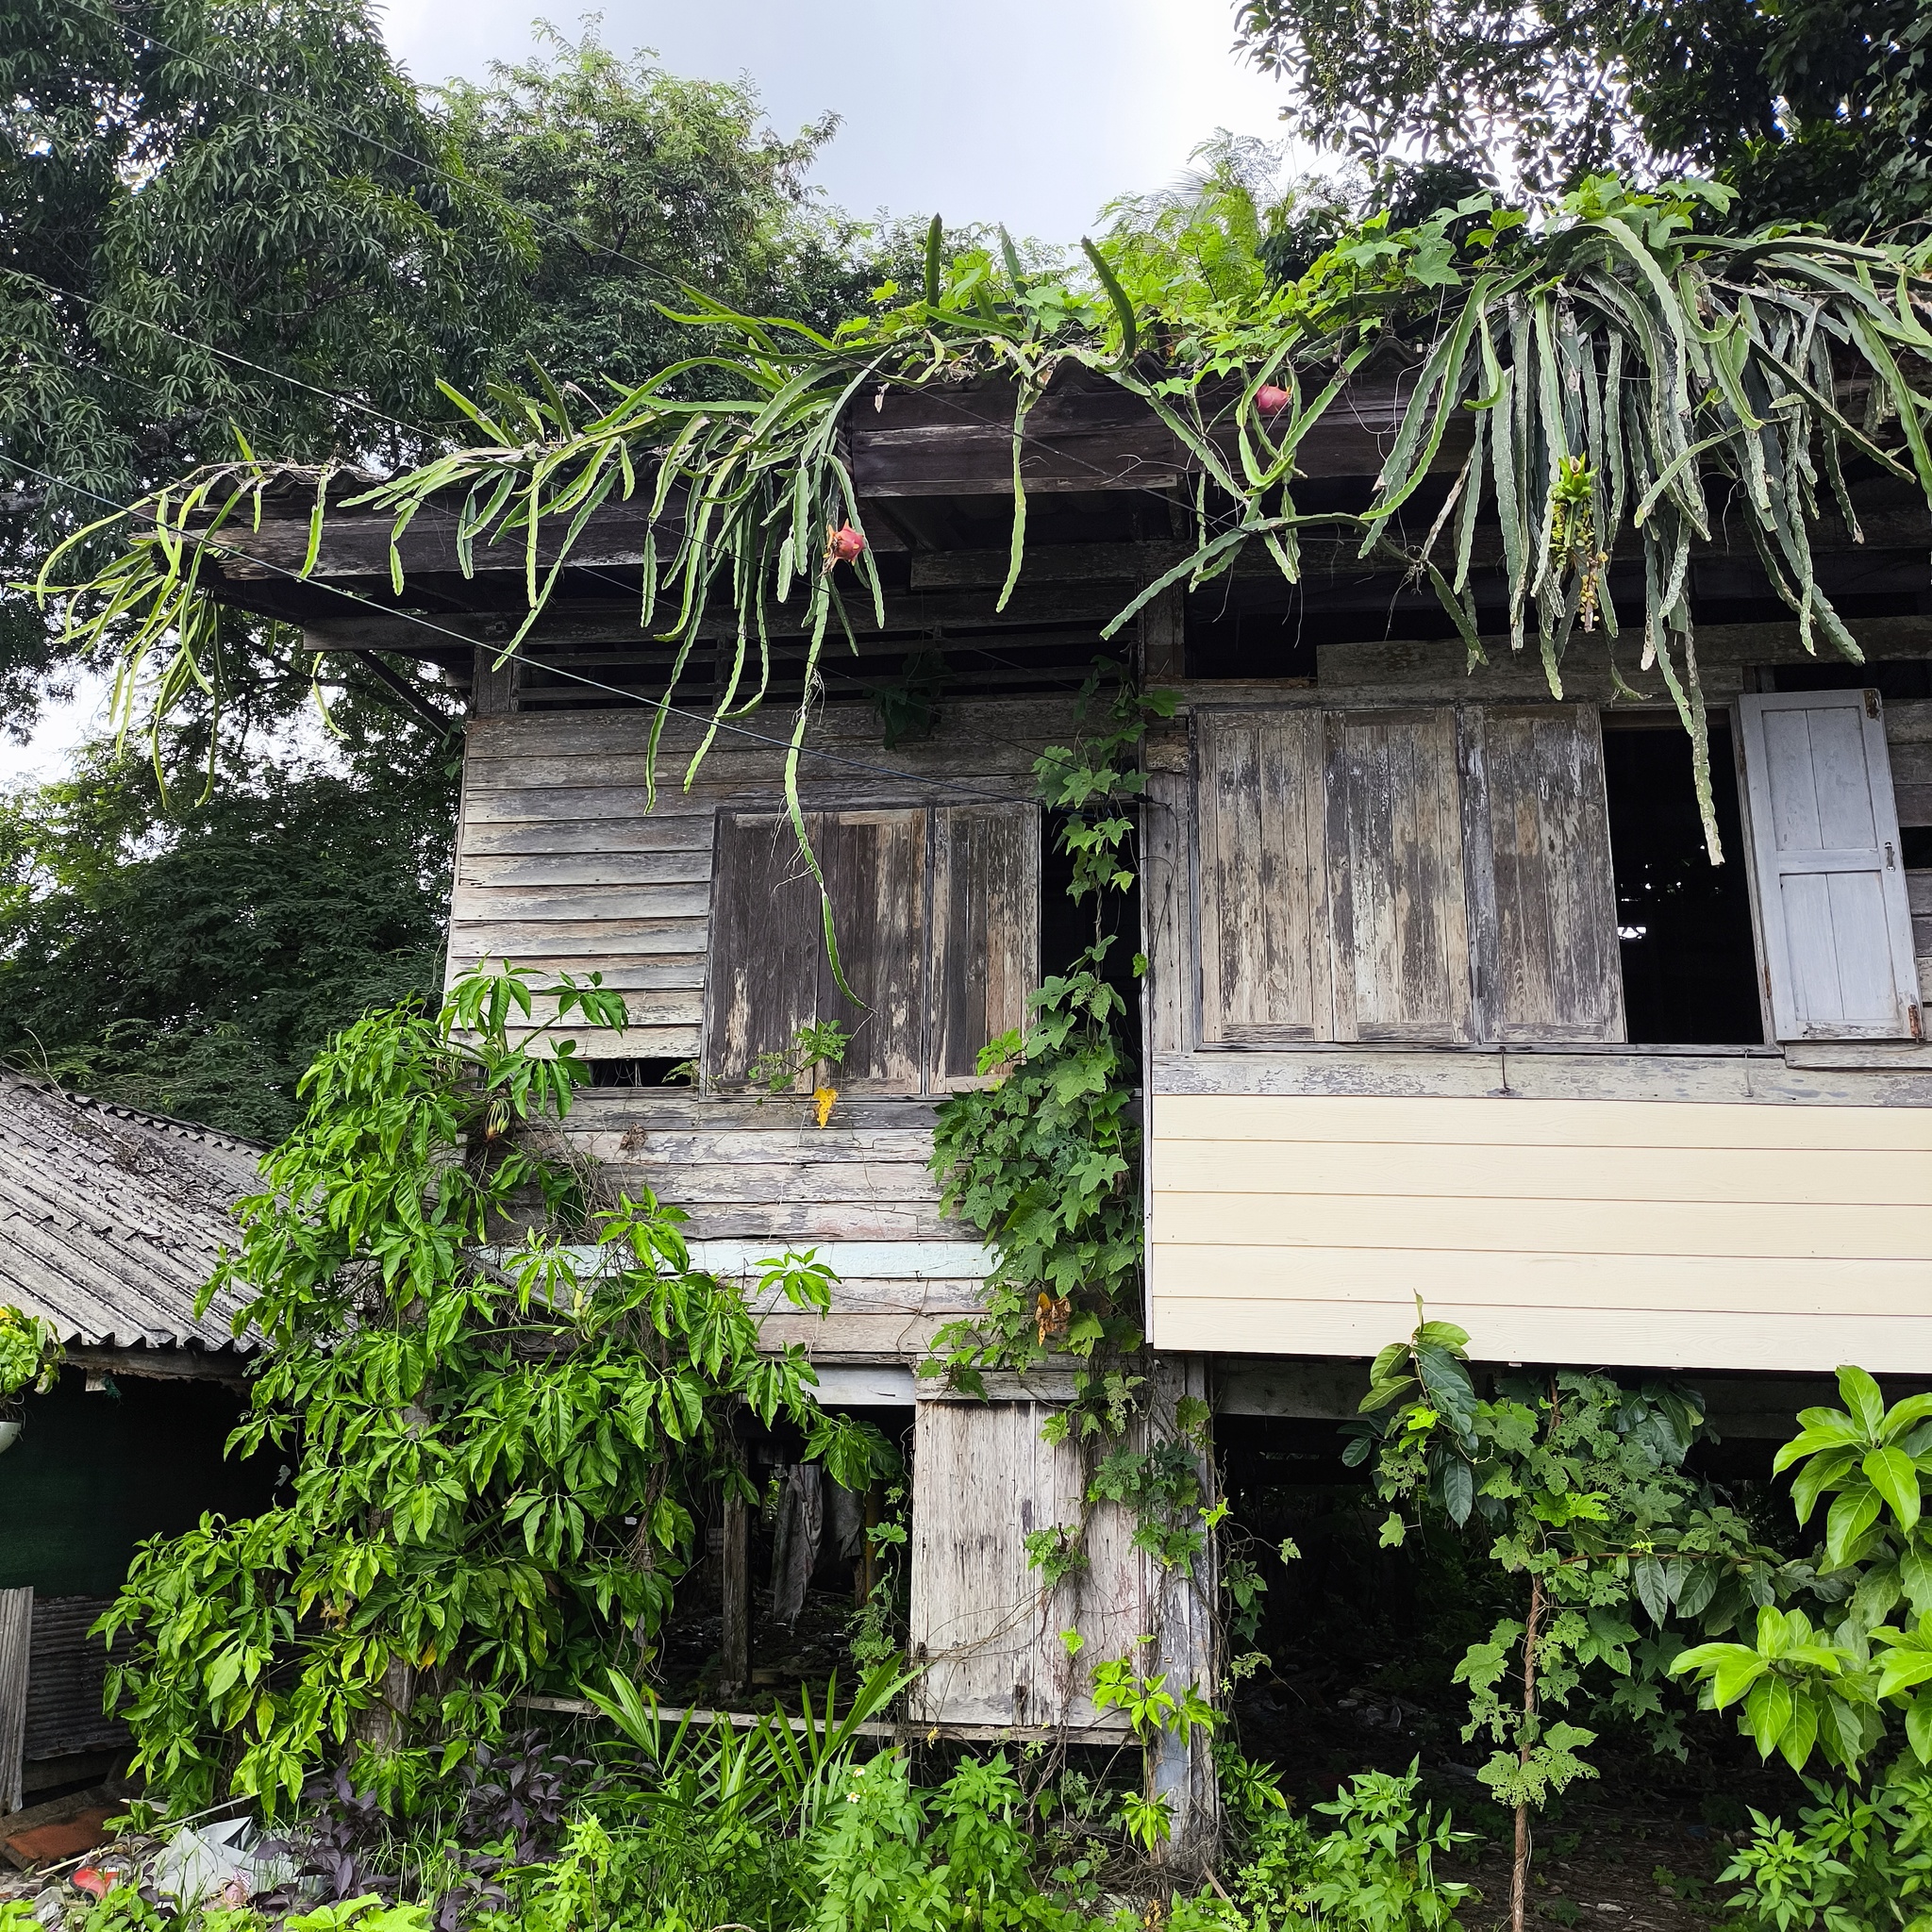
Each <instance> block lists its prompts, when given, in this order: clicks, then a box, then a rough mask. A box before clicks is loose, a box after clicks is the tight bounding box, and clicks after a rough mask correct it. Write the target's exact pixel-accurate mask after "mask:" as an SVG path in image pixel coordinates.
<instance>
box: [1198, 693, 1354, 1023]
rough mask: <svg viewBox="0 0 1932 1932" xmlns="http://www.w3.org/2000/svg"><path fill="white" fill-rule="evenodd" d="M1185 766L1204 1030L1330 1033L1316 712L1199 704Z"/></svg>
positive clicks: (1332, 1020)
mask: <svg viewBox="0 0 1932 1932" xmlns="http://www.w3.org/2000/svg"><path fill="white" fill-rule="evenodd" d="M1194 774H1195V776H1194V811H1195V824H1196V826H1197V827H1198V837H1199V853H1200V907H1201V1038H1202V1040H1203V1041H1205V1042H1208V1043H1209V1044H1214V1043H1223V1042H1225V1043H1235V1042H1240V1041H1253V1042H1255V1043H1257V1044H1262V1043H1266V1042H1268V1041H1296V1040H1329V1039H1332V1038H1333V1037H1334V1031H1335V1014H1334V1002H1333V998H1332V995H1331V993H1330V991H1329V961H1328V908H1327V881H1326V878H1325V876H1324V858H1323V852H1324V829H1323V821H1324V804H1323V745H1322V714H1321V713H1320V712H1319V711H1317V710H1315V709H1313V708H1308V709H1305V710H1273V711H1204V712H1201V713H1200V714H1199V715H1198V716H1197V717H1196V719H1195V722H1194Z"/></svg>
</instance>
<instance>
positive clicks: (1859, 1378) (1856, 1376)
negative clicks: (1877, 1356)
mask: <svg viewBox="0 0 1932 1932" xmlns="http://www.w3.org/2000/svg"><path fill="white" fill-rule="evenodd" d="M1838 1392H1839V1393H1840V1396H1842V1397H1843V1398H1844V1405H1845V1407H1846V1408H1847V1409H1848V1410H1849V1411H1850V1412H1851V1415H1852V1419H1853V1420H1854V1421H1855V1422H1856V1423H1857V1424H1858V1428H1859V1430H1860V1432H1861V1434H1862V1435H1863V1438H1864V1440H1865V1441H1868V1442H1871V1441H1876V1440H1877V1438H1878V1434H1879V1431H1880V1430H1881V1429H1883V1427H1884V1426H1885V1397H1884V1395H1883V1394H1881V1393H1880V1392H1879V1388H1878V1384H1877V1383H1876V1382H1874V1380H1873V1379H1872V1377H1871V1376H1870V1375H1869V1374H1866V1372H1865V1371H1864V1370H1863V1369H1861V1368H1857V1367H1856V1366H1855V1365H1852V1364H1850V1363H1848V1364H1846V1366H1845V1367H1843V1368H1841V1369H1840V1371H1839V1372H1838Z"/></svg>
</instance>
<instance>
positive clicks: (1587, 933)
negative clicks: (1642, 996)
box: [1461, 705, 1624, 1041]
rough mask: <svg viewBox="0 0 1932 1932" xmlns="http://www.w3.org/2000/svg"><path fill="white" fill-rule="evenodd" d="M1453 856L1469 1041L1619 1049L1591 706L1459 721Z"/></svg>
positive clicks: (1600, 780) (1466, 715) (1598, 747)
mask: <svg viewBox="0 0 1932 1932" xmlns="http://www.w3.org/2000/svg"><path fill="white" fill-rule="evenodd" d="M1461 758H1462V786H1463V791H1462V804H1463V858H1464V866H1465V870H1466V873H1467V882H1468V895H1469V919H1470V926H1471V947H1470V951H1471V956H1472V958H1473V959H1474V968H1475V995H1476V1009H1477V1032H1478V1034H1479V1037H1480V1038H1482V1039H1484V1040H1500V1041H1569V1040H1574V1041H1621V1040H1622V1039H1623V1038H1624V974H1623V961H1622V959H1621V958H1620V957H1619V952H1618V943H1617V889H1616V883H1615V879H1614V876H1613V874H1612V873H1611V870H1610V821H1609V811H1608V807H1607V802H1606V796H1605V790H1604V748H1603V734H1602V730H1601V727H1600V725H1599V723H1598V719H1597V713H1596V708H1595V707H1594V706H1593V705H1565V706H1561V707H1555V706H1547V705H1545V706H1539V707H1537V708H1534V709H1529V708H1524V709H1516V708H1505V707H1501V706H1484V707H1480V708H1478V707H1474V706H1472V707H1470V708H1468V709H1467V710H1465V711H1464V712H1463V714H1462V722H1461Z"/></svg>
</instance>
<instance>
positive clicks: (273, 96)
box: [79, 0, 1171, 503]
mask: <svg viewBox="0 0 1932 1932" xmlns="http://www.w3.org/2000/svg"><path fill="white" fill-rule="evenodd" d="M79 4H80V5H81V6H83V7H88V8H90V10H91V11H92V12H93V14H94V15H95V17H96V18H97V19H99V20H101V21H102V22H103V23H104V24H106V25H111V26H114V27H117V28H120V29H122V30H124V31H126V32H129V33H133V34H135V35H137V36H138V37H139V38H140V39H141V40H143V41H145V42H147V43H148V44H149V45H150V46H155V47H159V48H161V49H163V50H164V51H165V52H167V53H170V54H173V55H175V58H178V59H182V60H188V61H192V62H193V63H194V65H196V66H197V67H200V68H201V69H202V70H203V71H204V72H206V73H209V74H218V73H219V71H220V70H219V69H218V68H217V67H216V66H215V63H214V62H213V61H211V60H209V59H208V58H206V57H205V56H203V55H200V54H191V53H189V52H188V50H187V49H186V48H185V47H177V46H175V44H174V42H171V41H164V40H162V39H161V38H160V37H159V36H158V35H157V34H154V33H151V32H149V31H148V30H147V29H146V28H144V27H134V26H131V25H129V24H128V23H126V22H125V21H122V20H119V19H117V18H115V17H114V15H113V14H112V13H111V11H109V10H108V8H105V7H95V6H92V0H79ZM257 92H260V93H262V94H264V95H266V96H267V97H268V98H269V99H270V100H272V101H279V102H281V103H282V105H283V106H284V107H288V108H294V109H295V110H296V111H297V112H299V113H306V114H308V116H309V117H310V118H311V119H312V120H314V121H317V122H320V123H322V124H323V125H325V126H330V127H334V128H336V129H338V130H339V131H340V132H341V133H343V134H346V135H348V136H349V137H350V138H351V139H353V140H356V141H360V142H366V143H367V144H368V145H370V146H372V147H375V148H377V149H379V150H380V151H381V152H382V153H383V154H386V155H389V156H390V157H391V158H393V159H395V160H399V161H401V162H403V163H404V164H405V165H406V166H408V167H413V168H419V169H421V170H422V171H423V172H424V173H425V174H426V175H436V176H437V177H438V178H440V179H441V180H443V181H447V182H448V183H449V184H450V185H451V186H452V187H454V188H458V189H461V190H464V191H465V192H476V191H477V190H479V189H480V190H481V191H482V192H485V193H490V194H495V198H496V200H497V201H498V203H499V204H500V205H501V206H502V207H503V208H507V209H509V211H510V212H511V213H515V212H516V210H515V209H514V208H510V204H509V202H508V198H507V197H505V196H504V195H502V194H501V193H497V192H496V191H495V190H493V189H491V187H490V185H489V184H488V183H487V182H485V181H483V180H482V179H480V177H476V178H466V177H465V176H463V175H457V174H453V173H452V172H451V171H450V170H449V169H447V168H444V167H442V166H441V165H439V164H438V163H437V162H435V161H431V160H425V158H423V157H422V156H421V155H412V154H408V153H407V152H406V151H405V150H403V149H402V148H398V147H391V145H390V144H389V142H385V141H380V140H378V139H377V138H376V137H375V135H373V134H371V133H369V132H368V131H367V130H366V129H364V128H360V127H357V126H356V125H353V124H352V123H350V122H347V121H344V120H342V119H341V117H340V116H338V115H334V114H329V113H326V112H325V111H324V110H322V109H321V108H317V107H316V105H315V103H314V102H313V101H311V100H308V99H306V98H304V97H303V96H301V95H299V94H288V93H283V92H280V91H279V90H277V89H275V88H272V87H265V86H260V85H258V87H257ZM579 245H582V246H588V245H589V244H587V243H580V244H579ZM597 252H599V253H601V254H603V255H605V256H606V257H608V258H609V259H610V260H613V261H621V262H625V263H626V264H627V265H628V266H630V267H632V268H635V269H638V270H640V271H641V273H642V274H644V275H648V276H650V277H651V278H652V279H653V280H655V281H657V282H658V283H659V284H660V285H661V286H662V287H663V288H665V289H666V290H668V291H671V292H673V293H675V294H678V295H683V294H684V293H685V292H686V289H685V285H684V284H683V283H681V282H678V281H676V280H675V278H674V277H672V276H670V275H666V274H665V273H664V271H663V270H662V269H660V268H658V267H657V266H655V265H654V264H653V263H651V262H647V261H641V260H640V259H639V258H637V257H636V256H634V255H627V254H625V251H624V250H623V249H621V248H613V247H608V246H606V247H603V248H602V249H600V250H599V251H597ZM83 299H84V298H83ZM922 393H924V394H929V395H934V396H936V397H937V398H938V400H939V401H940V402H941V405H942V407H944V408H950V409H952V410H954V411H955V412H956V413H957V414H958V415H960V416H963V417H965V418H966V419H967V420H969V421H970V422H973V423H976V424H982V425H983V424H984V423H985V422H986V420H987V419H986V418H984V417H982V416H979V415H976V414H975V413H974V411H972V410H970V409H968V408H965V406H964V405H963V404H961V403H960V402H959V401H958V398H957V397H954V396H949V395H946V394H945V393H944V392H943V391H922ZM389 420H390V421H391V422H392V423H393V422H395V421H396V419H395V418H394V417H391V418H390V419H389ZM401 426H404V427H408V426H411V425H401ZM1061 455H1062V457H1063V458H1067V459H1069V460H1071V461H1073V462H1074V463H1077V464H1078V465H1079V467H1080V468H1082V469H1084V470H1089V471H1091V472H1092V474H1093V475H1094V477H1095V478H1096V479H1097V480H1098V481H1100V482H1102V483H1104V484H1105V485H1106V486H1107V487H1108V488H1111V489H1115V490H1118V489H1121V488H1123V487H1124V488H1126V489H1127V490H1129V491H1133V492H1134V493H1136V494H1145V495H1148V496H1152V497H1155V498H1156V499H1157V500H1158V501H1159V502H1161V503H1166V502H1168V501H1170V500H1171V499H1170V498H1169V497H1168V495H1167V492H1166V491H1165V490H1163V489H1159V488H1158V487H1156V486H1155V485H1153V484H1148V483H1129V484H1126V485H1124V486H1123V484H1122V482H1121V479H1120V477H1119V476H1118V475H1115V474H1114V473H1113V472H1112V471H1109V470H1106V469H1104V468H1103V467H1102V466H1101V465H1100V464H1098V463H1095V462H1092V461H1091V460H1090V459H1089V458H1085V457H1082V456H1080V455H1078V454H1077V453H1076V452H1074V451H1071V450H1065V451H1062V452H1061Z"/></svg>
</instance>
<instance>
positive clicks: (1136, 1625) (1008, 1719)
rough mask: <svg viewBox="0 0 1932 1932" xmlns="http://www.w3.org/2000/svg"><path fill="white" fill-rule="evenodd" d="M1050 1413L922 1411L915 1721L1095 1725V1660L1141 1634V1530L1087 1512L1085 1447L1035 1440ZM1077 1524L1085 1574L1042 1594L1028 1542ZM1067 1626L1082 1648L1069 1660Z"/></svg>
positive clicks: (1120, 1652)
mask: <svg viewBox="0 0 1932 1932" xmlns="http://www.w3.org/2000/svg"><path fill="white" fill-rule="evenodd" d="M1051 1413H1052V1411H1051V1409H1050V1408H1049V1407H1048V1406H1047V1405H1045V1404H1043V1403H1039V1402H1026V1401H996V1402H992V1403H988V1404H980V1403H976V1402H946V1401H924V1402H921V1403H920V1404H919V1405H918V1408H917V1420H916V1423H915V1425H914V1435H913V1455H912V1468H913V1483H914V1492H913V1504H912V1566H911V1579H910V1581H911V1591H910V1598H909V1601H910V1605H911V1625H910V1628H909V1629H908V1633H907V1647H908V1655H909V1656H910V1657H911V1658H912V1660H913V1661H914V1662H916V1663H924V1665H925V1666H926V1670H925V1674H924V1675H923V1676H922V1677H921V1678H920V1680H919V1682H918V1684H917V1685H916V1686H915V1687H914V1688H913V1690H912V1691H911V1693H910V1696H911V1715H912V1717H913V1719H914V1721H915V1722H919V1723H935V1724H936V1723H945V1724H1082V1725H1085V1724H1094V1723H1096V1722H1098V1721H1100V1719H1101V1714H1100V1713H1096V1711H1095V1710H1094V1708H1093V1700H1092V1697H1091V1692H1090V1691H1089V1689H1088V1685H1087V1677H1088V1669H1089V1666H1090V1664H1091V1662H1092V1661H1093V1660H1094V1659H1096V1658H1105V1657H1124V1656H1126V1655H1127V1654H1128V1652H1129V1651H1130V1650H1131V1648H1132V1646H1133V1643H1134V1641H1135V1639H1136V1638H1138V1637H1140V1636H1141V1634H1142V1633H1143V1631H1144V1630H1145V1628H1146V1611H1145V1607H1144V1603H1143V1591H1142V1582H1141V1560H1140V1553H1139V1552H1138V1551H1136V1550H1135V1549H1134V1548H1133V1547H1132V1536H1133V1525H1132V1524H1131V1522H1123V1521H1122V1520H1121V1519H1122V1518H1123V1516H1124V1511H1122V1510H1121V1509H1120V1508H1119V1507H1118V1506H1114V1505H1105V1504H1103V1505H1100V1506H1098V1507H1094V1508H1093V1509H1092V1510H1091V1513H1090V1511H1089V1510H1088V1508H1087V1506H1086V1505H1085V1503H1084V1502H1083V1500H1082V1499H1083V1497H1084V1495H1085V1491H1086V1487H1087V1468H1086V1462H1085V1459H1084V1458H1083V1457H1082V1456H1081V1454H1080V1452H1079V1450H1078V1449H1077V1448H1076V1447H1075V1446H1074V1445H1073V1444H1072V1443H1067V1442H1060V1443H1052V1442H1048V1441H1045V1440H1044V1439H1043V1438H1042V1436H1041V1428H1042V1426H1043V1425H1044V1424H1045V1423H1046V1421H1047V1419H1048V1417H1049V1416H1050V1414H1051ZM1083 1521H1084V1522H1085V1523H1086V1525H1087V1526H1086V1532H1085V1537H1084V1540H1083V1543H1082V1547H1083V1548H1084V1550H1085V1552H1086V1556H1087V1564H1086V1567H1085V1569H1084V1570H1083V1571H1081V1572H1080V1573H1079V1574H1077V1575H1076V1576H1075V1577H1073V1578H1070V1579H1069V1580H1068V1581H1067V1583H1066V1584H1064V1585H1062V1587H1061V1588H1060V1589H1059V1590H1058V1591H1046V1590H1044V1589H1043V1588H1042V1587H1041V1578H1040V1574H1039V1572H1038V1571H1036V1570H1035V1569H1034V1568H1033V1567H1032V1566H1031V1564H1030V1563H1029V1562H1028V1560H1027V1554H1026V1539H1027V1537H1028V1536H1029V1535H1031V1534H1033V1533H1034V1532H1035V1531H1039V1530H1046V1529H1051V1528H1053V1527H1054V1526H1056V1525H1057V1524H1059V1525H1065V1526H1067V1527H1068V1528H1071V1529H1073V1530H1075V1531H1078V1530H1079V1529H1080V1527H1081V1524H1082V1523H1083ZM1065 1629H1077V1630H1078V1631H1079V1632H1080V1634H1081V1636H1082V1637H1083V1638H1085V1639H1086V1644H1087V1649H1086V1651H1083V1652H1082V1653H1081V1654H1080V1655H1079V1656H1077V1657H1076V1656H1074V1655H1073V1654H1072V1653H1070V1652H1069V1650H1068V1648H1067V1646H1066V1644H1065V1643H1064V1642H1063V1641H1061V1639H1060V1636H1059V1633H1060V1631H1062V1630H1065ZM1090 1652H1091V1656H1090V1655H1089V1654H1088V1653H1090ZM1114 1724H1115V1726H1116V1727H1117V1728H1119V1729H1120V1730H1122V1731H1123V1732H1124V1729H1125V1726H1124V1724H1123V1723H1121V1722H1120V1720H1119V1719H1118V1717H1115V1718H1114Z"/></svg>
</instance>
